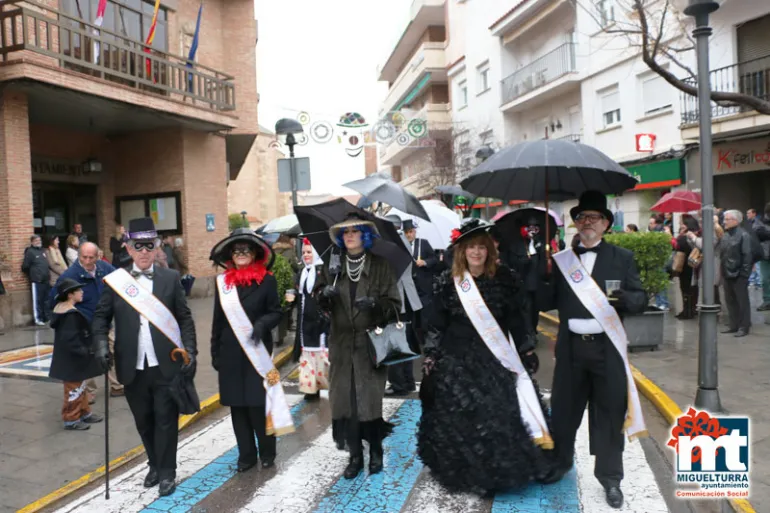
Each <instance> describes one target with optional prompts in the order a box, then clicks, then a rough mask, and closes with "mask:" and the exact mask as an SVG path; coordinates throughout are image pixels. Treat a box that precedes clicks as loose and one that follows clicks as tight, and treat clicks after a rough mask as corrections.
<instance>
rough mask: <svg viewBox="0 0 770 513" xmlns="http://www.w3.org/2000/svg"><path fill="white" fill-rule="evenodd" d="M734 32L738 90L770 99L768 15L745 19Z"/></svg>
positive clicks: (769, 21)
mask: <svg viewBox="0 0 770 513" xmlns="http://www.w3.org/2000/svg"><path fill="white" fill-rule="evenodd" d="M736 32H737V34H736V35H737V41H738V87H739V91H740V92H741V93H743V94H748V95H751V96H756V97H758V98H763V99H770V15H765V16H762V17H761V18H757V19H754V20H751V21H747V22H746V23H744V24H743V25H740V26H739V27H738V28H737V30H736ZM746 110H750V109H748V108H747V109H746Z"/></svg>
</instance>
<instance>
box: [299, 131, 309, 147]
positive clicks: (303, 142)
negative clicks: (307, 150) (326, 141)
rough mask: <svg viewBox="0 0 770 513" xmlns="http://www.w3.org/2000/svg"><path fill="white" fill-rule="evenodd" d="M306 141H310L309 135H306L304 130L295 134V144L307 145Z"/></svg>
mask: <svg viewBox="0 0 770 513" xmlns="http://www.w3.org/2000/svg"><path fill="white" fill-rule="evenodd" d="M308 142H310V137H308V136H307V134H306V133H305V132H302V133H301V134H297V144H299V145H300V146H307V143H308Z"/></svg>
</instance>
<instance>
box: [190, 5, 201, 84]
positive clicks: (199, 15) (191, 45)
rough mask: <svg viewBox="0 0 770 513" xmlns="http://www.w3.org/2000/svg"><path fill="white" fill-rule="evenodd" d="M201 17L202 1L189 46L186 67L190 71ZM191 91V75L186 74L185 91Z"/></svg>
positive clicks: (196, 50)
mask: <svg viewBox="0 0 770 513" xmlns="http://www.w3.org/2000/svg"><path fill="white" fill-rule="evenodd" d="M202 15H203V0H201V5H200V7H198V21H197V22H195V34H194V35H193V40H192V43H191V44H190V54H189V55H188V56H187V67H188V68H190V69H192V68H193V63H194V62H195V54H196V53H197V52H198V36H199V34H200V32H201V16H202ZM192 90H193V74H192V73H188V74H187V91H188V92H192Z"/></svg>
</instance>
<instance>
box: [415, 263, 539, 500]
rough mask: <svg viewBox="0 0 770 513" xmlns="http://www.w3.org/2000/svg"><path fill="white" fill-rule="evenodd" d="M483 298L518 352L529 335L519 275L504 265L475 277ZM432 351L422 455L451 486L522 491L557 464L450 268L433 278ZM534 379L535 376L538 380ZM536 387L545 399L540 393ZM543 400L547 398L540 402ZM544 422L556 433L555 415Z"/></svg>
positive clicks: (482, 491) (422, 423)
mask: <svg viewBox="0 0 770 513" xmlns="http://www.w3.org/2000/svg"><path fill="white" fill-rule="evenodd" d="M476 284H477V286H478V287H479V290H480V292H481V295H482V297H483V298H484V301H485V302H486V304H487V306H488V307H489V309H490V311H491V312H492V314H493V315H494V317H495V318H496V319H497V321H498V323H499V324H500V326H501V327H502V328H503V329H504V330H508V331H509V332H510V333H511V335H512V336H513V338H514V341H515V342H516V344H517V349H518V351H519V353H520V354H523V353H525V352H527V351H530V350H531V349H532V348H533V347H534V344H533V342H532V340H531V338H529V337H527V333H528V330H527V326H528V325H527V322H528V321H527V320H526V319H525V317H524V311H525V310H524V309H523V308H522V303H523V301H524V300H525V299H524V296H523V291H521V283H520V280H518V279H517V277H516V276H515V275H514V274H513V273H512V272H511V271H510V270H509V269H508V268H507V267H500V268H498V271H497V273H496V275H495V276H494V277H493V278H485V277H480V278H477V279H476ZM434 294H435V295H434V311H433V313H432V315H431V323H430V326H429V332H428V340H427V341H426V342H427V345H428V346H431V345H433V344H435V347H434V348H431V349H428V350H427V351H426V352H427V354H426V356H432V357H433V358H434V360H435V365H434V367H433V369H432V370H431V371H430V373H429V375H428V376H426V377H424V378H423V384H422V389H423V390H421V397H422V400H423V414H422V418H421V420H420V425H419V430H418V433H417V452H418V455H419V457H420V459H421V460H422V461H423V463H424V464H425V465H426V466H427V467H429V468H430V470H431V471H432V473H433V476H434V477H435V478H436V479H437V480H438V481H439V482H440V483H441V484H442V485H443V486H444V487H445V488H447V489H448V490H449V491H452V492H474V493H478V494H480V495H483V494H486V493H489V492H493V491H499V490H511V489H516V488H522V487H525V486H527V484H528V483H529V482H530V481H531V480H532V479H536V478H538V477H541V476H544V475H545V474H546V473H547V472H548V471H549V469H550V468H551V465H552V464H551V460H552V458H551V456H550V454H551V452H552V451H550V450H544V449H541V448H540V447H538V446H537V445H536V444H535V443H534V441H533V440H532V439H531V437H530V434H529V432H528V430H527V428H526V426H525V425H524V423H523V422H522V421H521V416H520V411H519V401H518V396H517V394H516V380H517V378H516V374H514V373H513V372H510V371H509V370H507V369H506V368H505V367H503V365H502V364H501V363H500V362H499V360H498V359H497V358H496V357H495V356H494V354H492V352H491V351H490V350H489V349H488V348H487V346H486V344H484V342H483V341H482V340H481V338H480V337H479V335H478V333H477V332H476V330H475V328H474V327H473V324H472V323H471V321H470V319H469V318H468V316H467V315H466V313H465V310H464V309H463V306H462V304H461V303H460V298H459V297H458V296H457V292H456V291H455V285H454V281H453V279H452V277H451V275H450V271H449V270H447V271H444V272H443V273H442V274H441V275H440V276H439V277H437V279H436V281H435V283H434ZM533 382H534V379H533ZM535 388H536V391H537V393H538V396H540V391H539V390H538V389H537V383H535ZM541 403H542V399H541ZM543 411H544V412H546V421H547V422H548V425H549V430H550V418H549V417H548V416H547V410H546V409H545V408H543Z"/></svg>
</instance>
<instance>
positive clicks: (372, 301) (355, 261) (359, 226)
mask: <svg viewBox="0 0 770 513" xmlns="http://www.w3.org/2000/svg"><path fill="white" fill-rule="evenodd" d="M329 235H330V236H331V239H332V242H333V243H334V244H335V245H336V246H337V247H338V248H339V249H340V251H341V253H342V255H341V260H342V262H341V266H340V268H341V269H339V272H338V273H337V274H335V275H331V274H332V273H331V271H330V270H329V268H327V269H326V270H325V274H324V281H325V282H326V283H327V284H328V283H333V285H327V286H326V287H324V288H323V289H322V291H321V298H322V301H321V302H322V303H323V304H325V308H326V309H327V310H329V311H330V314H331V336H332V337H333V342H332V343H331V344H330V347H329V361H330V364H331V367H330V372H331V374H330V381H329V401H330V403H331V407H332V435H333V437H334V440H335V442H336V443H337V447H338V448H340V449H344V448H345V444H346V443H347V446H348V449H349V451H350V460H349V462H348V466H347V467H346V468H345V472H344V477H345V478H346V479H353V478H355V477H356V476H357V475H358V474H359V473H360V472H361V470H363V467H364V457H363V444H362V441H363V440H366V441H367V442H369V472H370V473H371V474H376V473H378V472H380V471H382V465H383V461H382V459H383V449H382V440H383V439H384V438H385V437H386V436H387V435H388V434H389V433H390V430H391V429H392V427H393V426H392V425H391V424H389V423H387V422H385V420H384V419H383V418H382V400H383V394H384V392H385V382H386V380H387V376H388V371H387V367H381V368H375V367H374V366H373V364H372V361H371V357H370V355H369V351H368V344H369V341H368V336H367V330H369V329H371V328H374V327H375V326H385V325H386V323H387V321H388V320H389V318H392V317H393V316H394V315H395V314H396V312H398V311H400V309H401V297H400V295H399V292H398V287H397V285H396V277H395V275H394V274H393V271H392V269H391V267H390V264H389V263H388V262H387V261H386V260H385V259H383V258H381V257H379V256H377V255H374V254H372V253H371V252H370V251H369V249H370V248H371V247H372V244H373V242H374V240H375V238H376V237H378V236H379V235H378V232H377V228H376V226H375V225H374V223H372V222H371V221H368V220H366V219H363V218H360V217H357V216H356V215H355V214H353V215H352V216H351V217H349V218H348V219H346V220H345V221H343V222H341V223H338V224H335V225H334V226H332V227H331V229H330V230H329ZM336 257H337V255H332V260H335V258H336ZM330 267H331V266H330Z"/></svg>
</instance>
